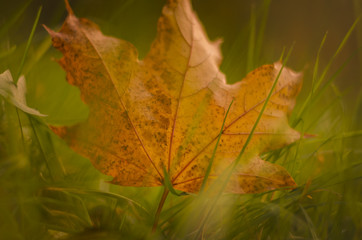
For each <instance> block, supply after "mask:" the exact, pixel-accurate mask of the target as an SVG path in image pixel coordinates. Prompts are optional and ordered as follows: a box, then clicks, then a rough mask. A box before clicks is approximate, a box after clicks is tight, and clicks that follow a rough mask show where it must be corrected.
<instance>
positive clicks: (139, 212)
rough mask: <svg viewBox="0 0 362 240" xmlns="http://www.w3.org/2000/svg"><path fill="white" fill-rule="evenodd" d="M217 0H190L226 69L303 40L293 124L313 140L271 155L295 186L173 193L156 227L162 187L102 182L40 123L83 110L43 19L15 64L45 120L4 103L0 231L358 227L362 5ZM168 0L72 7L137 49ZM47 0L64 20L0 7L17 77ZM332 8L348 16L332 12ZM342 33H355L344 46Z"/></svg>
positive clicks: (0, 63) (28, 8) (313, 235)
mask: <svg viewBox="0 0 362 240" xmlns="http://www.w3.org/2000/svg"><path fill="white" fill-rule="evenodd" d="M220 2H221V1H207V2H206V1H200V0H199V1H198V0H194V2H193V4H194V7H195V10H196V11H197V12H198V13H199V16H200V18H201V20H202V22H203V23H204V24H205V28H206V29H207V32H208V33H209V34H210V36H211V38H215V37H224V45H223V52H224V56H225V58H224V62H223V65H222V70H223V71H224V72H225V73H226V75H227V76H228V79H229V80H230V81H231V82H234V81H237V80H239V79H241V78H242V77H243V76H244V75H245V74H246V73H247V71H248V70H250V69H253V68H255V67H257V66H260V65H262V64H265V63H271V62H274V61H276V60H277V59H278V58H279V57H280V54H281V52H282V51H283V47H287V48H289V47H290V46H291V44H292V42H293V41H296V43H295V50H294V51H293V53H292V55H291V57H290V60H289V61H288V65H289V66H291V67H293V68H295V69H297V70H304V74H305V80H304V87H303V91H302V93H301V96H300V97H299V99H298V103H297V106H296V108H295V111H294V112H293V116H292V119H291V124H292V125H293V126H295V127H296V128H297V129H298V130H299V131H301V132H303V133H304V132H305V133H308V134H314V135H316V137H314V138H306V139H301V140H300V141H298V142H297V143H295V144H293V145H291V146H288V147H286V148H283V149H281V150H278V151H273V152H269V153H266V154H265V155H264V156H263V158H264V159H266V160H268V161H272V162H276V163H280V164H282V165H283V166H286V168H287V169H288V171H289V172H290V173H291V174H292V176H293V177H294V178H295V180H296V182H297V183H298V185H299V187H298V188H297V189H295V190H293V191H282V192H280V191H274V192H270V193H264V194H252V195H232V194H225V195H223V196H222V197H221V198H220V200H219V201H218V202H217V205H213V198H214V196H212V195H207V194H206V195H203V196H197V195H195V196H194V195H188V196H174V195H172V196H169V198H168V199H167V202H166V205H165V207H164V210H163V212H162V214H161V220H160V225H159V231H158V232H157V233H156V234H155V235H152V236H149V233H150V228H151V226H152V222H153V217H154V214H155V211H156V208H157V205H158V201H159V198H160V195H161V194H162V188H132V187H120V186H114V185H110V184H108V183H105V181H107V180H109V178H107V177H106V176H104V175H101V174H100V173H99V172H98V171H97V170H95V169H94V168H93V167H92V166H91V164H90V162H89V161H88V160H87V159H85V158H82V157H80V156H79V155H77V154H75V153H74V152H73V151H71V150H70V149H69V148H68V147H67V146H66V145H65V144H64V143H63V142H62V141H61V140H60V139H58V138H57V137H56V136H54V134H53V133H51V131H49V130H48V128H47V125H46V124H45V123H47V124H67V125H71V124H74V123H76V122H79V121H82V120H84V119H85V118H86V117H87V111H88V110H87V107H86V106H85V105H84V104H83V103H82V102H81V100H80V97H79V92H78V90H77V89H76V88H74V87H72V86H69V85H68V84H67V83H66V82H65V73H64V72H63V71H62V70H61V68H60V67H59V66H58V65H57V63H56V62H55V61H52V59H53V58H54V56H55V57H56V58H59V57H60V54H59V53H58V52H57V51H55V50H54V49H53V48H52V47H51V43H50V38H49V37H48V36H47V33H46V32H45V30H44V29H42V28H41V26H40V25H39V26H38V27H37V28H36V31H35V35H34V38H33V39H32V42H31V45H30V46H29V52H28V54H27V55H26V58H25V62H24V67H23V68H22V70H21V72H22V74H24V75H25V77H26V80H27V87H28V93H27V102H28V105H30V106H31V107H34V108H36V109H38V110H39V111H40V112H42V113H44V114H47V115H48V116H47V117H45V118H44V119H40V118H36V117H32V116H29V115H27V114H25V113H23V112H21V111H19V110H16V109H15V108H14V106H13V105H11V104H9V103H7V102H5V101H4V100H3V99H2V98H1V100H0V104H1V106H0V119H1V121H0V213H1V214H0V239H145V238H147V237H150V238H155V239H157V238H159V239H195V238H205V239H358V238H359V236H362V205H361V196H362V195H361V193H362V184H361V177H362V148H361V146H362V137H361V135H362V128H361V113H362V110H361V99H362V97H361V85H362V84H361V83H362V75H361V69H362V67H361V63H362V58H361V56H362V53H361V47H362V43H361V39H362V38H361V32H362V24H361V22H359V23H357V24H356V25H355V28H354V29H353V31H352V30H351V31H349V29H350V27H351V26H352V24H353V22H354V21H355V19H356V18H357V16H358V15H359V14H361V13H362V12H361V5H359V3H358V1H350V2H348V1H347V4H344V5H343V7H342V6H339V4H341V3H338V1H332V2H329V1H328V3H329V4H325V5H323V4H322V3H323V1H321V2H319V3H318V5H316V6H315V7H314V8H313V9H309V8H307V7H305V8H304V7H303V6H305V5H303V4H302V3H300V2H299V1H297V2H296V3H294V4H295V5H293V4H290V3H287V2H286V1H280V2H277V1H275V2H270V1H267V0H264V1H245V2H244V1H231V0H228V1H225V2H224V1H222V3H220ZM241 2H243V3H241ZM306 2H307V3H305V4H310V5H309V6H313V5H312V2H311V1H310V2H309V3H308V1H306ZM163 3H164V2H163V1H161V0H157V1H156V0H155V1H146V0H142V1H141V0H139V1H136V0H123V1H109V2H108V1H107V2H104V1H96V0H92V1H85V0H78V1H71V4H72V6H73V8H74V11H75V13H76V14H77V15H78V16H82V17H87V18H90V19H91V20H93V21H95V22H96V23H98V24H99V25H100V27H101V29H102V30H103V31H104V32H105V33H106V34H110V35H114V36H116V37H121V38H123V39H126V40H129V41H130V42H132V43H133V44H134V45H135V46H136V47H137V48H138V49H139V51H140V55H141V56H144V54H145V53H146V52H147V50H148V48H149V46H150V43H151V41H152V39H153V38H154V36H155V33H156V22H157V18H158V16H159V14H160V11H161V7H162V5H163ZM283 4H284V5H283ZM40 5H43V10H42V13H41V17H40V20H39V23H42V24H43V23H44V24H46V25H48V26H49V27H51V28H55V29H57V28H59V27H60V24H61V23H62V21H63V20H64V17H65V9H64V4H63V2H62V1H36V0H34V1H29V0H28V1H18V2H13V3H8V2H7V3H2V4H1V6H6V7H4V8H2V9H1V14H0V72H1V73H2V72H4V71H5V70H6V69H10V70H11V71H12V73H13V76H14V77H15V75H16V74H17V73H18V72H19V68H20V65H21V60H22V58H23V56H24V52H25V48H26V44H27V41H28V38H29V35H30V31H31V28H32V25H33V23H34V20H35V17H36V13H37V11H38V8H39V6H40ZM251 6H253V7H251ZM338 6H339V7H338ZM293 8H295V9H293ZM315 8H317V9H315ZM296 9H302V10H303V11H301V12H298V11H297V10H296ZM328 9H329V10H328ZM336 10H338V11H339V13H340V14H341V13H343V14H344V15H343V16H340V15H339V18H338V19H337V20H336V19H334V16H333V14H337V13H338V11H337V12H336ZM295 12H298V14H295ZM293 13H294V15H296V16H293ZM318 13H319V15H318ZM348 13H350V14H348ZM299 15H301V16H299ZM298 17H301V18H303V17H305V21H304V22H303V21H302V20H300V19H299V18H298ZM336 21H337V22H338V24H337V23H336ZM293 23H294V25H293ZM312 24H313V25H315V26H316V28H313V25H312ZM333 24H334V25H333ZM225 26H226V27H225ZM264 26H265V28H264ZM330 26H333V27H330ZM309 29H310V31H308V30H309ZM264 30H265V31H264ZM327 30H328V35H327V37H326V39H325V42H324V44H323V46H322V49H321V51H320V54H318V49H319V47H320V46H321V42H322V39H323V36H324V34H325V32H326V31H327ZM347 33H350V35H348V34H347ZM345 36H348V39H347V38H346V42H342V40H343V39H344V38H345ZM341 42H342V44H341V45H339V44H340V43H341ZM339 47H340V48H339ZM339 50H341V51H339ZM337 53H338V54H337ZM336 54H337V55H336ZM334 55H336V57H334ZM332 60H333V61H332ZM331 61H332V62H331ZM329 62H331V63H330V64H329ZM319 83H320V85H318V84H319ZM208 213H211V214H208Z"/></svg>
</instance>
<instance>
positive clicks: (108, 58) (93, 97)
mask: <svg viewBox="0 0 362 240" xmlns="http://www.w3.org/2000/svg"><path fill="white" fill-rule="evenodd" d="M67 7H68V12H69V15H68V17H67V19H66V21H65V23H64V24H63V26H62V28H61V30H60V31H59V32H54V31H52V30H50V29H47V30H48V32H49V33H50V35H51V37H52V40H53V45H54V47H56V48H57V49H59V50H60V51H61V52H62V53H63V55H64V56H63V58H62V59H60V61H59V63H60V65H61V66H62V67H63V68H64V69H65V71H66V72H67V80H68V82H69V83H70V84H72V85H75V86H77V87H78V88H79V89H80V91H81V97H82V99H83V101H84V102H85V103H86V104H87V105H88V106H89V109H90V113H89V117H88V119H87V120H86V121H85V122H81V123H78V124H76V125H74V126H70V127H68V126H63V127H52V130H53V131H54V132H55V133H56V134H58V135H59V136H60V137H62V138H63V139H65V140H66V141H67V143H68V144H69V145H70V147H71V148H73V149H74V150H75V151H76V152H78V153H80V154H81V155H83V156H85V157H87V158H89V159H90V161H91V162H92V164H93V165H94V167H96V168H97V169H98V170H99V171H101V172H102V173H104V174H106V175H109V176H112V177H113V181H112V183H114V184H119V185H123V186H149V187H151V186H160V185H162V184H163V182H164V171H163V169H166V170H167V172H168V174H169V176H170V180H171V183H172V185H173V187H174V188H175V189H178V190H182V191H186V192H197V191H198V190H199V189H200V186H201V183H202V181H203V178H204V175H205V171H206V169H207V167H208V164H209V161H210V158H211V156H212V152H213V149H214V147H215V144H216V140H217V138H218V136H219V133H220V127H221V123H222V122H223V119H224V116H225V113H226V110H227V108H228V107H229V105H230V102H231V101H232V100H233V104H232V106H231V109H230V112H229V114H228V116H227V119H226V122H225V126H224V129H223V131H222V136H221V139H220V142H219V146H218V149H217V152H216V155H215V159H214V163H213V165H212V169H211V172H210V177H209V181H210V182H211V181H213V179H215V178H216V177H217V176H219V175H220V174H221V173H222V172H223V171H224V170H225V169H226V168H227V167H228V166H229V165H230V163H232V161H233V160H235V158H236V157H237V156H238V154H239V151H240V149H241V148H242V146H243V145H244V144H245V141H246V139H247V137H248V135H249V132H250V131H251V129H252V127H253V125H254V123H255V120H256V118H257V117H258V115H259V112H260V109H261V108H262V105H263V104H264V102H265V100H266V97H267V95H268V93H269V91H270V90H271V87H272V85H273V82H274V81H275V79H276V76H277V74H278V72H279V71H280V70H281V67H282V65H281V63H279V62H277V63H274V64H271V65H264V66H262V67H260V68H258V69H256V70H254V71H252V72H251V73H249V74H248V75H247V76H246V77H245V78H244V79H243V80H242V81H241V82H238V83H236V84H232V85H229V84H227V83H226V80H225V76H224V74H222V73H221V72H220V70H219V65H220V62H221V59H222V56H221V53H220V48H219V45H220V41H216V42H211V41H210V40H209V39H208V38H207V36H206V34H205V32H204V29H203V27H202V26H201V24H200V23H199V20H198V19H197V17H196V15H195V13H194V12H193V11H192V8H191V3H190V1H189V0H169V1H168V2H167V4H166V5H165V6H164V8H163V10H162V15H161V17H160V18H159V21H158V32H157V37H156V39H155V40H154V42H153V44H152V46H151V50H150V52H149V53H148V54H147V56H146V57H145V58H144V59H143V60H140V59H138V54H137V50H136V48H135V47H134V46H133V45H132V44H131V43H129V42H126V41H124V40H120V39H116V38H113V37H110V36H105V35H103V34H102V32H101V31H100V30H99V28H98V27H97V25H96V24H94V23H93V22H91V21H89V20H87V19H82V18H81V19H78V18H77V17H76V16H75V15H74V13H73V12H72V10H71V9H70V7H69V5H68V6H67ZM301 82H302V76H301V74H299V73H296V72H294V71H292V70H290V69H288V68H284V69H283V70H282V73H281V76H280V78H279V80H278V83H277V86H276V88H275V89H274V92H273V95H272V97H271V99H270V101H269V102H268V105H267V108H266V109H265V111H264V113H263V115H262V118H261V120H260V122H259V124H258V126H257V128H256V130H255V133H254V135H253V138H252V140H251V142H250V144H249V145H248V147H247V149H246V152H245V154H244V155H243V158H242V159H241V161H240V164H239V165H238V166H237V168H236V170H235V172H234V174H233V176H232V178H231V181H230V183H229V185H228V190H230V191H232V192H237V193H256V192H262V191H267V190H271V189H276V188H281V187H290V186H295V182H294V180H293V179H292V177H291V176H290V175H289V174H288V172H287V171H286V170H285V169H284V168H283V167H281V166H279V165H276V164H272V163H269V162H266V161H263V160H262V159H260V157H259V155H260V153H262V152H265V151H269V150H273V149H277V148H280V147H283V146H285V145H288V144H290V143H292V142H294V141H295V140H297V139H298V138H299V137H300V135H299V133H298V132H297V131H295V130H293V129H292V128H290V126H289V125H288V116H289V114H290V113H291V110H292V109H293V107H294V105H295V98H296V95H297V94H298V92H299V90H300V87H301Z"/></svg>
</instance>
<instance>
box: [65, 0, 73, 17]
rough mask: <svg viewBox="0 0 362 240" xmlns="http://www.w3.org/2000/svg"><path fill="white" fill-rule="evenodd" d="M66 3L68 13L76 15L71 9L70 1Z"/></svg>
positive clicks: (66, 0)
mask: <svg viewBox="0 0 362 240" xmlns="http://www.w3.org/2000/svg"><path fill="white" fill-rule="evenodd" d="M64 2H65V8H66V9H67V12H68V14H69V15H74V12H73V9H72V8H71V6H70V4H69V1H68V0H64Z"/></svg>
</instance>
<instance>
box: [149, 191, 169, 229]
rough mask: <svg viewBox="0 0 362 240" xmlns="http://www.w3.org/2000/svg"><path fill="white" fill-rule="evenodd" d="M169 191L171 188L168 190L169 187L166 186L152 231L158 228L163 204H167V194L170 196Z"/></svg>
mask: <svg viewBox="0 0 362 240" xmlns="http://www.w3.org/2000/svg"><path fill="white" fill-rule="evenodd" d="M169 192H170V190H168V188H167V187H164V190H163V194H162V197H161V200H160V203H159V204H158V208H157V212H156V214H155V220H154V221H153V226H152V232H153V233H154V232H155V231H156V229H157V225H158V221H159V220H160V215H161V211H162V208H163V205H164V204H165V201H166V199H167V196H168V193H169Z"/></svg>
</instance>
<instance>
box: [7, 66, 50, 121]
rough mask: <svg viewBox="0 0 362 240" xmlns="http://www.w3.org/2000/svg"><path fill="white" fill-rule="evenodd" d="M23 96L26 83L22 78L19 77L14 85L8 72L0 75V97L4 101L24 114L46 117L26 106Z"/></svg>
mask: <svg viewBox="0 0 362 240" xmlns="http://www.w3.org/2000/svg"><path fill="white" fill-rule="evenodd" d="M25 94H26V82H25V77H24V76H20V78H19V80H18V82H17V83H14V81H13V77H12V76H11V72H10V70H6V71H5V72H3V73H2V74H0V95H1V96H3V97H4V98H5V100H6V101H8V102H9V103H11V104H13V105H14V106H16V107H17V108H19V109H20V110H22V111H24V112H26V113H29V114H32V115H36V116H40V117H44V116H46V115H44V114H41V113H40V112H39V111H38V110H35V109H33V108H30V107H28V106H27V104H26V98H25Z"/></svg>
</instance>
